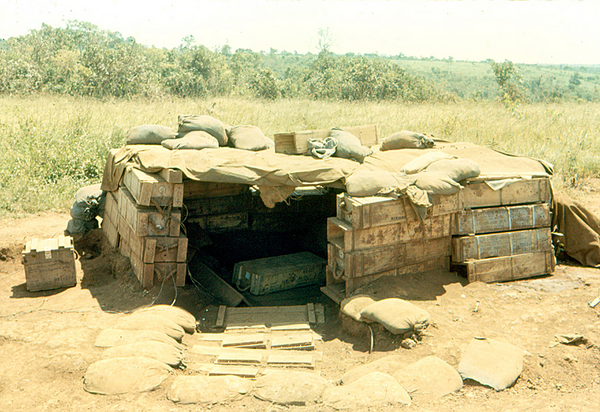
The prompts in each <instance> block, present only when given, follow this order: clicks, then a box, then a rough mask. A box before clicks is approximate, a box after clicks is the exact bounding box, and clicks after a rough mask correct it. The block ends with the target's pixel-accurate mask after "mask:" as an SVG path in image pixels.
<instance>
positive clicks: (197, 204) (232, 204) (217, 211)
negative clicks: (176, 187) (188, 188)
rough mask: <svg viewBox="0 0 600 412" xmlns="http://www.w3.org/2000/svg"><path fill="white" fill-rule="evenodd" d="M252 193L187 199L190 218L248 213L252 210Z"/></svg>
mask: <svg viewBox="0 0 600 412" xmlns="http://www.w3.org/2000/svg"><path fill="white" fill-rule="evenodd" d="M250 199H251V195H250V192H248V191H246V193H243V194H238V195H233V196H216V197H201V198H196V199H186V200H185V206H186V208H187V210H188V216H189V217H196V216H209V215H225V214H229V213H240V212H247V211H248V209H250V204H251V202H250Z"/></svg>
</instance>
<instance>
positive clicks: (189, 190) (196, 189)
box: [183, 179, 250, 200]
mask: <svg viewBox="0 0 600 412" xmlns="http://www.w3.org/2000/svg"><path fill="white" fill-rule="evenodd" d="M249 187H250V186H249V185H244V184H238V183H217V182H200V181H197V180H188V179H185V180H184V181H183V197H184V198H185V199H186V200H188V199H198V198H203V197H222V196H235V195H241V194H244V193H248V190H249Z"/></svg>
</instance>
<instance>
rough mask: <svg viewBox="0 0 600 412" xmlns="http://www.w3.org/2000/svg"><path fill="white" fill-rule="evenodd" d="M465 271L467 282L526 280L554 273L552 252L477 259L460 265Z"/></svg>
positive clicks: (554, 263) (554, 259) (554, 262)
mask: <svg viewBox="0 0 600 412" xmlns="http://www.w3.org/2000/svg"><path fill="white" fill-rule="evenodd" d="M460 266H463V267H464V268H465V269H466V275H467V278H468V279H469V282H476V281H481V282H486V283H493V282H505V281H509V280H517V279H526V278H530V277H534V276H540V275H545V274H549V273H552V272H554V268H555V266H556V258H555V256H554V251H552V250H548V251H544V252H535V253H526V254H522V255H515V256H504V257H497V258H490V259H477V260H471V261H469V262H466V263H463V264H460Z"/></svg>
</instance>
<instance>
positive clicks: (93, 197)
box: [66, 183, 106, 235]
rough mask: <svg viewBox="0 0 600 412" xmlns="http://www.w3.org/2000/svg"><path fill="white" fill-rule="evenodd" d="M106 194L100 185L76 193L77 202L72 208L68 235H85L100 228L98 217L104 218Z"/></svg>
mask: <svg viewBox="0 0 600 412" xmlns="http://www.w3.org/2000/svg"><path fill="white" fill-rule="evenodd" d="M105 203H106V192H105V191H103V190H102V189H100V183H98V184H96V185H91V186H86V187H82V188H81V189H79V190H78V191H77V193H75V202H74V203H73V206H71V210H70V214H71V220H69V222H68V223H67V229H66V232H68V233H67V234H68V235H73V234H82V235H83V234H85V233H87V232H88V231H90V230H92V229H97V228H98V220H97V219H96V216H100V217H104V206H105Z"/></svg>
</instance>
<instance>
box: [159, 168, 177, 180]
mask: <svg viewBox="0 0 600 412" xmlns="http://www.w3.org/2000/svg"><path fill="white" fill-rule="evenodd" d="M158 174H159V176H160V177H162V178H163V179H164V180H165V181H167V182H168V183H183V172H182V171H181V170H176V169H162V170H161V171H160V172H158Z"/></svg>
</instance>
